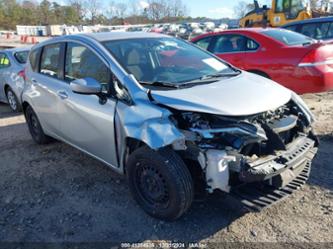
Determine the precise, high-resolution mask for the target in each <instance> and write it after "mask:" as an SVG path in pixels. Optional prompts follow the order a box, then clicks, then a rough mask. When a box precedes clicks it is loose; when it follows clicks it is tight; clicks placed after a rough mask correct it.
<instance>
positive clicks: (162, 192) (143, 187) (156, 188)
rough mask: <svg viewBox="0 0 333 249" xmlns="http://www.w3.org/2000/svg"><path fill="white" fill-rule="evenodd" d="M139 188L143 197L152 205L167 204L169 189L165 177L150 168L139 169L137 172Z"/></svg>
mask: <svg viewBox="0 0 333 249" xmlns="http://www.w3.org/2000/svg"><path fill="white" fill-rule="evenodd" d="M137 177H138V187H139V190H140V192H141V194H142V197H143V198H144V199H145V200H146V201H147V202H148V203H150V204H153V205H154V204H161V205H163V204H167V202H168V199H169V193H168V188H167V185H166V182H165V180H164V178H163V176H162V175H161V174H160V173H159V172H158V171H157V170H156V169H154V168H152V167H149V166H143V167H139V169H138V171H137Z"/></svg>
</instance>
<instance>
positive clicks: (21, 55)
mask: <svg viewBox="0 0 333 249" xmlns="http://www.w3.org/2000/svg"><path fill="white" fill-rule="evenodd" d="M28 54H29V51H22V52H16V53H15V54H14V57H15V59H16V60H17V62H18V63H20V64H25V63H26V62H27V59H28Z"/></svg>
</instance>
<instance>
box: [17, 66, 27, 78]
mask: <svg viewBox="0 0 333 249" xmlns="http://www.w3.org/2000/svg"><path fill="white" fill-rule="evenodd" d="M17 75H18V76H19V77H22V79H24V80H26V77H25V70H24V69H23V70H21V71H20V72H18V74H17Z"/></svg>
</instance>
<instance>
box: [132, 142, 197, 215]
mask: <svg viewBox="0 0 333 249" xmlns="http://www.w3.org/2000/svg"><path fill="white" fill-rule="evenodd" d="M127 178H128V181H129V187H130V190H131V192H132V195H133V197H134V199H135V200H136V201H137V202H138V204H139V205H140V206H141V207H142V208H143V209H144V210H145V211H146V213H148V214H149V215H151V216H153V217H155V218H158V219H162V220H168V221H171V220H176V219H178V218H179V217H181V216H182V215H183V214H184V213H185V212H186V211H187V210H188V208H189V207H190V206H191V203H192V200H193V194H194V187H193V181H192V177H191V174H190V172H189V170H188V169H187V167H186V165H185V164H184V162H183V161H182V159H181V158H180V157H179V156H178V155H177V154H176V153H175V152H174V151H173V150H171V149H162V150H160V151H153V150H151V149H150V148H148V147H142V148H139V149H137V150H136V151H134V152H133V153H132V154H131V155H130V157H129V160H128V163H127Z"/></svg>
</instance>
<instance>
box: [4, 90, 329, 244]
mask: <svg viewBox="0 0 333 249" xmlns="http://www.w3.org/2000/svg"><path fill="white" fill-rule="evenodd" d="M304 98H305V100H306V102H307V103H308V104H309V105H310V107H311V109H312V110H313V112H314V113H315V114H316V117H317V119H318V121H317V123H316V125H315V128H316V132H317V134H318V135H319V136H320V139H321V145H320V150H319V154H318V157H317V158H316V159H315V162H314V165H313V168H312V169H313V170H312V173H311V178H310V181H309V182H308V185H306V186H305V187H304V188H302V189H301V190H299V191H298V192H296V193H295V194H293V195H292V196H291V197H290V198H288V199H285V200H284V201H282V202H280V203H278V204H276V205H275V206H272V207H271V208H268V209H266V210H264V211H262V212H260V213H246V212H244V210H243V209H242V208H241V207H239V206H238V205H236V204H237V203H235V202H234V201H233V200H232V199H231V198H222V197H219V196H211V197H210V198H209V199H208V200H206V201H204V202H199V201H197V202H195V203H194V204H193V206H192V208H191V210H190V212H189V213H188V214H187V215H186V216H185V217H184V218H183V219H181V220H179V221H177V222H174V223H165V222H160V221H157V220H155V219H152V218H150V217H149V216H147V215H146V214H145V213H144V212H143V211H142V210H141V209H140V208H139V207H138V206H137V204H136V203H135V202H134V201H133V200H132V199H131V197H130V194H129V189H128V187H127V184H126V181H125V179H123V178H119V177H118V176H117V175H116V174H115V173H113V172H112V170H110V169H109V168H107V167H105V166H103V165H102V164H101V163H99V162H98V161H96V160H94V159H91V158H90V157H88V156H86V155H84V154H83V153H81V152H79V151H77V150H76V149H73V148H71V147H70V146H67V145H65V144H63V143H60V142H56V143H53V144H50V145H47V146H38V145H35V144H34V143H33V141H32V140H31V138H30V135H29V133H28V130H27V127H26V124H25V123H24V118H23V116H22V115H13V114H11V113H10V111H9V109H8V107H7V106H6V105H2V104H0V176H1V180H0V241H44V242H59V241H72V242H98V241H109V242H143V241H147V240H172V241H175V240H180V241H184V242H185V241H203V242H222V241H242V242H244V241H251V242H257V241H261V242H272V241H273V242H275V241H279V242H333V170H332V168H333V165H332V161H333V93H326V94H316V95H307V96H304Z"/></svg>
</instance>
